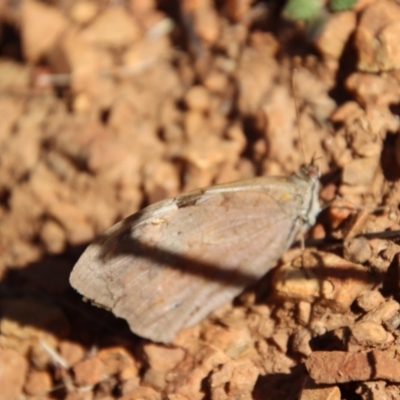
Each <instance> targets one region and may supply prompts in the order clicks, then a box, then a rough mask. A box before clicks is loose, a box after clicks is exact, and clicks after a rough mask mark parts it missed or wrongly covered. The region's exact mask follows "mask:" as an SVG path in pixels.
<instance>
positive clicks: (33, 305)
mask: <svg viewBox="0 0 400 400" xmlns="http://www.w3.org/2000/svg"><path fill="white" fill-rule="evenodd" d="M399 21H400V5H399V3H398V2H396V1H389V0H385V1H374V0H359V1H357V0H353V1H351V0H347V1H345V0H331V1H322V0H321V1H318V0H289V1H277V0H264V1H256V0H217V1H211V0H182V1H166V0H158V1H157V0H125V1H124V0H114V1H112V0H109V1H106V0H99V1H94V0H58V1H57V0H48V1H44V0H43V1H39V0H1V1H0V279H1V281H0V312H1V321H0V388H1V389H0V399H1V400H3V399H4V400H6V399H7V400H13V399H24V398H29V399H30V398H34V399H63V398H67V399H68V400H74V399H84V400H91V399H125V400H128V399H151V400H153V399H154V400H158V399H160V400H161V399H169V400H185V399H189V400H192V399H203V398H204V399H214V400H217V399H218V400H219V399H221V400H223V399H270V398H271V399H272V398H273V399H289V398H297V397H296V396H300V395H302V396H306V395H307V390H306V389H305V388H306V386H304V382H305V380H307V379H308V376H307V373H306V372H305V368H304V366H303V364H302V362H303V361H304V360H305V358H306V357H308V356H309V355H310V354H311V347H310V346H309V345H308V341H310V340H311V338H312V337H315V336H317V335H318V329H316V328H315V326H313V325H312V321H317V320H321V318H322V317H321V315H322V314H321V313H320V314H315V315H314V316H310V315H311V314H310V315H309V319H308V320H307V321H306V322H304V321H303V322H302V321H301V319H300V320H299V319H298V314H296V313H297V312H303V311H304V310H303V309H300V311H298V310H299V309H298V305H296V304H297V303H296V304H295V303H294V302H293V301H294V299H297V300H299V296H300V300H301V301H303V303H304V304H303V303H301V304H303V306H304V309H305V310H308V309H309V308H310V307H311V306H310V304H312V303H313V301H316V299H317V298H319V297H318V296H314V295H313V296H311V297H312V298H311V300H310V297H309V296H308V294H307V295H305V294H304V295H299V294H298V293H297V294H296V295H293V294H290V293H289V292H285V290H283V291H281V292H280V293H279V296H278V295H276V296H275V297H274V298H273V300H271V303H270V304H268V303H265V302H264V303H263V304H261V305H260V304H258V303H257V301H258V300H257V301H256V299H255V297H254V296H253V297H252V295H251V294H245V295H244V296H243V299H242V300H240V301H239V303H238V304H239V305H238V304H236V305H235V306H232V305H230V306H229V307H231V308H230V309H229V310H228V311H227V312H228V314H229V313H230V314H229V317H226V316H225V317H222V315H225V314H218V315H217V317H218V318H222V319H220V320H219V322H215V321H216V319H215V318H217V317H215V318H214V319H211V320H210V321H208V322H205V323H204V324H205V325H204V326H202V327H194V328H193V329H192V330H189V332H186V333H183V334H182V338H180V339H179V341H178V344H179V346H178V347H165V346H161V345H156V344H152V343H148V342H145V341H143V340H141V339H139V338H137V337H135V336H134V335H133V334H131V333H130V332H129V330H128V328H127V327H126V325H125V323H124V322H123V321H119V320H117V319H115V318H114V317H113V316H112V315H111V314H110V313H107V312H106V311H104V310H100V309H97V308H95V307H92V306H90V305H89V304H87V303H86V304H85V303H84V302H82V299H81V297H80V296H79V295H78V294H76V293H75V292H74V291H73V290H72V289H71V288H70V286H69V283H68V276H69V273H70V271H71V269H72V267H73V265H74V263H75V262H76V260H77V259H78V257H79V255H80V254H81V253H82V251H83V250H84V248H85V247H86V246H87V245H88V244H89V243H90V242H91V241H92V240H93V239H94V238H95V237H96V236H98V235H99V234H101V233H102V232H103V231H104V230H106V229H107V228H109V227H110V226H111V225H113V224H114V223H115V222H117V221H118V220H120V219H122V218H124V217H126V216H128V215H130V214H132V213H134V212H135V211H137V210H139V209H140V208H142V207H144V206H146V205H148V204H150V203H153V202H156V201H159V200H162V199H164V198H166V197H171V196H175V195H177V194H179V193H182V192H185V191H189V190H192V189H196V188H198V187H204V186H208V185H212V184H216V183H221V182H228V181H233V180H238V179H247V178H251V177H253V176H261V175H288V174H290V173H292V172H294V171H296V170H298V168H299V167H300V165H301V164H302V163H304V162H309V161H310V159H311V157H312V156H313V155H316V157H318V166H319V168H320V170H321V171H322V173H323V177H322V183H323V188H322V190H321V199H322V201H323V202H329V201H332V200H333V199H334V198H335V196H336V195H338V194H339V195H341V196H343V197H345V198H346V201H348V202H351V204H352V205H353V206H357V205H363V206H368V207H372V208H374V207H377V206H378V205H382V204H384V205H386V206H387V207H389V208H388V209H389V210H390V211H389V212H387V213H380V214H379V215H374V216H371V215H369V214H368V213H366V216H364V217H363V218H364V219H362V221H361V222H360V219H357V217H355V212H354V209H353V210H349V209H336V210H335V209H334V210H330V211H326V212H323V215H322V218H321V219H320V220H319V221H318V223H317V225H316V226H315V227H314V228H313V230H312V232H311V236H312V237H314V238H324V237H325V236H326V235H332V234H333V235H334V236H335V237H336V238H337V239H342V238H345V237H348V234H349V231H351V232H352V233H351V235H353V231H354V230H357V232H361V231H362V232H371V231H382V230H396V229H398V228H399V226H398V207H397V204H398V199H400V193H399V185H398V183H397V181H398V178H399V176H400V140H399V136H398V128H399V119H398V112H399V104H400V74H399V68H400V42H399V41H398V37H399V34H400V22H399ZM294 99H296V102H297V106H298V111H299V112H298V115H296V107H295V103H294ZM299 130H300V131H301V137H300V136H299ZM303 148H304V151H303ZM390 207H391V208H390ZM360 224H361V225H360ZM360 226H361V227H360ZM351 235H350V236H351ZM357 246H358V247H357ZM360 246H361V247H360ZM360 248H361V250H360ZM346 251H347V253H346ZM399 252H400V248H399V246H398V245H397V244H396V243H395V242H392V241H388V240H375V242H374V241H371V242H368V241H367V243H365V241H364V242H363V243H361V244H360V243H358V242H357V243H356V244H355V245H353V247H351V246H350V245H349V246H347V250H345V251H344V253H343V251H340V252H339V256H341V257H345V258H346V259H347V260H348V262H353V263H358V264H368V268H370V269H372V270H373V271H374V273H375V276H376V275H379V277H380V280H378V281H379V284H381V283H382V282H385V279H386V281H387V280H390V281H391V282H392V286H390V285H388V286H385V285H384V286H383V287H384V288H386V292H385V293H384V291H383V292H382V290H381V291H380V292H379V295H380V296H381V297H382V296H383V295H385V294H386V297H387V298H389V297H390V296H391V295H392V294H393V293H397V291H398V278H397V276H396V275H388V276H389V277H390V278H386V274H387V273H389V272H390V271H391V268H392V269H393V270H396V268H397V257H398V253H399ZM346 265H347V264H346ZM388 271H389V272H388ZM393 276H394V278H393ZM320 279H325V278H320ZM374 279H375V278H374ZM374 282H375V283H372V281H371V280H370V278H369V277H368V278H366V279H365V280H363V283H360V282H358V283H357V284H356V285H355V286H354V287H352V288H351V289H348V290H349V291H350V292H351V293H352V294H351V296H350V298H351V301H350V300H349V301H348V304H349V305H350V304H351V303H352V301H353V300H355V299H356V298H358V296H359V295H360V293H362V292H363V291H365V290H367V289H368V290H369V289H372V288H376V287H377V285H378V284H377V283H376V281H374ZM378 286H379V285H378ZM379 287H380V288H382V285H381V286H379ZM263 288H264V289H263V290H264V292H262V293H264V294H263V295H261V296H264V298H265V297H268V296H269V295H270V294H271V293H270V292H271V291H269V292H268V293H267V294H268V296H267V295H266V294H265V290H266V289H265V285H264V286H263ZM287 290H289V289H287ZM289 291H290V290H289ZM373 293H374V294H373V295H372V296H375V297H376V296H378V295H377V294H376V293H378V292H373ZM382 293H383V294H382ZM302 296H303V297H302ZM322 297H323V296H322ZM375 297H374V298H375ZM378 297H379V296H378ZM268 298H269V297H268ZM379 299H381V298H380V297H379ZM335 301H336V300H335ZM335 301H334V303H335ZM337 301H339V300H337ZM383 302H384V298H383V297H382V299H381V301H380V302H379V301H377V302H376V304H377V306H378V305H380V304H383ZM395 303H396V304H397V305H396V304H394V303H393V304H392V303H391V304H392V307H393V310H394V311H393V315H392V314H390V318H392V317H394V315H397V314H396V313H397V312H398V308H399V307H398V303H397V302H395ZM307 304H308V305H307ZM335 304H336V303H335ZM346 304H347V303H346ZM374 304H375V303H374ZM342 305H343V304H342ZM307 307H308V308H307ZM324 307H326V308H325V309H324V310H325V311H324V313H325V314H324V315H327V313H328V314H329V315H330V316H331V317H330V318H331V320H332V318H333V319H334V317H332V315H334V316H335V318H336V320H335V321H336V322H335V324H333V325H329V327H330V328H329V329H328V328H327V327H326V326H325V328H324V329H322V331H323V333H325V332H326V331H327V330H331V329H334V328H338V327H342V326H347V325H349V324H350V322H349V321H350V319H351V318H353V319H351V321H352V322H354V321H355V319H356V317H357V316H359V314H357V312H356V311H354V310H353V311H354V312H353V311H352V312H353V314H351V315H352V317H351V318H350V317H349V315H347V314H346V313H344V311H343V310H342V309H340V310H339V311H338V309H335V308H334V307H333V308H332V303H329V306H328V305H327V304H325V303H324ZM346 307H347V306H346ZM396 307H397V308H396ZM339 308H340V307H339ZM250 309H251V310H252V311H249V310H250ZM224 310H225V309H224ZM296 310H297V311H296ZM302 310H303V311H302ZM225 311H226V310H225ZM225 311H224V312H225ZM364 311H365V310H364ZM305 312H306V313H307V311H305ZM310 312H311V311H310ZM346 312H347V310H346ZM331 313H333V314H331ZM335 313H336V314H335ZM296 315H297V317H296ZM339 316H340V317H339ZM218 318H217V319H218ZM223 318H225V320H224V319H223ZM296 318H297V319H296ZM313 318H314V320H313ZM349 318H350V319H349ZM327 319H329V318H328V317H326V320H327ZM326 320H325V321H326ZM221 321H223V322H221ZM249 321H250V322H249ZM310 321H311V322H310ZM346 324H347V325H346ZM221 326H222V327H225V328H226V329H225V330H223V329H222V328H221ZM379 326H381V325H379ZM218 327H219V328H221V329H222V331H221V330H219V328H218ZM227 327H228V328H227ZM300 328H301V329H300ZM207 329H208V330H207ZM299 329H300V330H299ZM368 329H369V328H368ZM382 329H383V328H382ZM244 331H246V333H243V332H244ZM221 332H223V334H222V333H221ZM232 332H233V333H232ZM254 332H256V333H254ZM299 332H303V333H304V332H306V336H304V338H303V339H301V340H300V339H298V340H299V341H298V342H296V340H297V339H296V338H298V336H299V335H300V336H301V334H300V333H299ZM218 335H220V336H218ZM221 335H222V336H221ZM224 335H225V336H224ZM296 335H297V336H296ZM385 337H386V336H385ZM389 339H390V338H389ZM389 339H388V338H387V337H386V339H385V340H386V342H385V340H383V342H384V343H389V342H390V340H389ZM393 340H394V336H393ZM383 342H382V343H383ZM293 343H297V345H296V346H297V347H296V348H293V346H292V344H293ZM374 343H375V342H374ZM390 343H392V342H390ZM303 345H304V346H305V347H302V346H303ZM307 346H308V347H307ZM360 346H361V345H360ZM347 350H348V348H346V351H347ZM363 379H365V378H362V379H361V378H360V379H358V380H360V381H362V380H363ZM382 379H383V378H382ZM350 381H351V380H350ZM350 381H349V382H350ZM228 382H229V384H228ZM349 382H346V384H342V386H340V387H339V386H337V385H336V383H335V382H334V383H335V384H332V382H330V384H331V386H330V387H329V391H328V392H327V393H328V394H327V395H326V396H332V397H321V399H322V398H330V399H331V398H332V399H336V398H337V399H340V398H341V395H342V396H344V395H346V396H347V397H346V398H347V399H353V398H354V399H355V398H357V399H360V398H363V399H364V398H365V399H367V398H368V399H369V398H371V397H368V396H370V395H371V393H375V392H373V390H375V391H376V390H378V392H379V390H381V392H379V393H386V395H388V394H387V393H389V392H390V393H392V392H393V393H397V394H398V395H399V396H400V394H399V393H400V389H398V386H397V385H395V384H393V385H392V387H390V388H389V389H388V387H387V385H386V383H385V384H382V385H381V386H379V385H378V386H379V388H378V389H376V387H374V388H371V387H369V386H368V385H367V386H365V385H364V386H362V384H361V383H360V384H359V385H358V386H357V385H355V384H353V383H349ZM396 390H397V392H396ZM385 391H386V392H385ZM378 392H376V393H378ZM314 393H315V392H314ZM332 393H333V394H332ZM341 393H342V394H341ZM375 395H376V394H375ZM334 396H336V397H334ZM363 396H364V397H363ZM301 398H302V399H308V398H310V397H301ZM343 398H344V397H343ZM374 398H383V397H374ZM387 398H393V399H394V398H398V397H396V394H395V395H394V397H387Z"/></svg>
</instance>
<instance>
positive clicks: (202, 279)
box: [70, 160, 320, 343]
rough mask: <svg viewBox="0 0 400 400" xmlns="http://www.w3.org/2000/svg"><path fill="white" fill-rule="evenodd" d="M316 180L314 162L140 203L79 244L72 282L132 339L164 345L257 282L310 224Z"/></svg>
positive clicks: (315, 204)
mask: <svg viewBox="0 0 400 400" xmlns="http://www.w3.org/2000/svg"><path fill="white" fill-rule="evenodd" d="M319 176H320V174H319V170H318V168H317V167H316V166H315V165H314V160H313V161H312V162H311V163H310V164H309V165H306V166H302V167H301V169H300V170H299V171H298V172H297V173H294V174H292V175H291V176H289V177H287V178H280V177H260V178H255V179H250V180H244V181H238V182H233V183H229V184H222V185H217V186H211V187H208V188H205V189H199V190H196V191H193V192H190V193H187V194H183V195H180V196H177V197H175V198H173V199H167V200H164V201H161V202H158V203H156V204H153V205H151V206H149V207H146V208H145V209H143V210H142V211H139V212H138V213H136V214H133V215H132V216H130V217H128V218H126V219H124V220H123V221H120V222H119V223H117V224H116V225H114V226H113V227H111V228H110V229H109V230H107V231H106V232H105V233H104V234H103V235H102V236H100V237H99V238H98V239H97V240H96V241H95V242H93V243H92V244H91V245H90V246H89V247H88V248H87V249H86V251H85V252H84V253H83V255H82V256H81V258H80V259H79V260H78V262H77V263H76V265H75V267H74V269H73V271H72V273H71V277H70V282H71V285H72V286H73V287H74V288H75V289H76V290H78V292H80V293H81V294H82V295H84V296H85V297H87V298H88V299H90V300H91V301H92V302H93V303H95V304H96V305H98V306H101V307H105V308H107V309H109V310H110V311H112V312H113V313H114V314H115V315H116V316H117V317H121V318H124V319H126V320H127V322H128V324H129V326H130V328H131V330H132V331H133V332H134V333H136V334H137V335H139V336H142V337H144V338H148V339H151V340H153V341H156V342H164V343H168V342H171V341H172V340H173V339H174V337H175V335H176V334H177V332H178V331H179V330H181V329H182V328H186V327H189V326H192V325H194V324H196V323H198V322H199V321H201V320H202V319H203V318H204V317H206V316H207V315H208V314H209V313H210V312H212V311H213V310H215V309H216V308H218V307H220V306H221V305H223V304H224V303H227V302H229V301H231V300H232V299H233V298H234V297H235V296H237V295H238V294H239V293H240V292H242V291H243V289H244V288H245V287H247V286H249V285H250V284H253V283H255V282H256V281H257V280H258V279H260V278H261V277H262V276H263V275H264V274H265V273H266V272H268V271H269V270H270V269H271V268H272V267H274V265H275V264H276V262H277V261H278V259H279V258H280V257H281V256H282V254H283V253H284V252H285V250H287V249H288V247H290V245H291V244H292V242H293V241H294V239H295V238H296V236H297V235H298V234H299V232H300V231H303V230H305V229H307V228H309V227H310V226H312V225H313V224H314V223H315V219H316V216H317V215H318V213H319V211H320V206H319V202H318V191H319Z"/></svg>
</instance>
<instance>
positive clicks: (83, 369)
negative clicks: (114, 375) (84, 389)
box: [73, 357, 106, 386]
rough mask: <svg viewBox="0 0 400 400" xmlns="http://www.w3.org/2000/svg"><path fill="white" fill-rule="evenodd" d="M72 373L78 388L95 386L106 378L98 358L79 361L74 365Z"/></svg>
mask: <svg viewBox="0 0 400 400" xmlns="http://www.w3.org/2000/svg"><path fill="white" fill-rule="evenodd" d="M73 371H74V375H75V382H76V384H77V385H78V386H85V385H96V384H97V383H99V382H101V381H102V380H103V379H105V378H106V375H105V373H104V365H103V363H102V362H101V360H100V359H99V358H98V357H92V358H89V359H87V360H84V361H80V362H79V363H77V364H75V365H74V367H73Z"/></svg>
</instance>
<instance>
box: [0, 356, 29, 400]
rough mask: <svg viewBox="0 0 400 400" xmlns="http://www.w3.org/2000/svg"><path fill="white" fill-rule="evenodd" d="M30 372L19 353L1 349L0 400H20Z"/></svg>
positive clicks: (24, 359) (25, 361)
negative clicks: (27, 373) (27, 374)
mask: <svg viewBox="0 0 400 400" xmlns="http://www.w3.org/2000/svg"><path fill="white" fill-rule="evenodd" d="M27 370H28V362H27V360H26V358H25V357H22V356H21V355H20V354H19V353H18V352H17V351H15V350H12V349H3V348H0V387H1V390H0V399H1V400H18V399H20V398H21V396H22V386H23V384H24V382H25V378H26V377H25V375H26V372H27Z"/></svg>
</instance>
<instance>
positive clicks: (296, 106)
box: [291, 68, 314, 163]
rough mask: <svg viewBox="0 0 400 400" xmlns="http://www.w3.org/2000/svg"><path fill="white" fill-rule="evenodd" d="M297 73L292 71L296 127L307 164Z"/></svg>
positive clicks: (294, 70) (294, 69) (295, 70)
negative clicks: (297, 90) (298, 100)
mask: <svg viewBox="0 0 400 400" xmlns="http://www.w3.org/2000/svg"><path fill="white" fill-rule="evenodd" d="M296 72H297V69H296V68H293V70H292V79H291V83H292V92H293V101H294V109H295V111H296V125H297V132H298V134H299V139H300V145H301V151H302V153H303V162H304V163H305V160H306V152H305V149H304V141H303V136H302V134H301V129H300V114H299V105H298V102H297V92H296V83H295V73H296ZM313 158H314V157H313Z"/></svg>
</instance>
